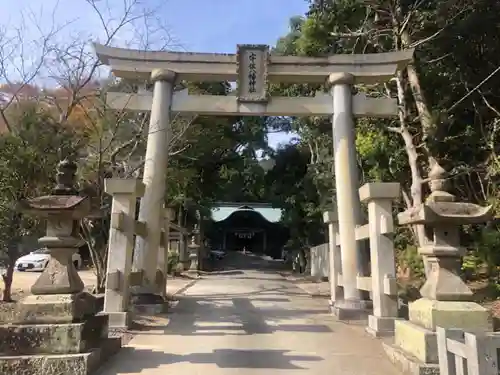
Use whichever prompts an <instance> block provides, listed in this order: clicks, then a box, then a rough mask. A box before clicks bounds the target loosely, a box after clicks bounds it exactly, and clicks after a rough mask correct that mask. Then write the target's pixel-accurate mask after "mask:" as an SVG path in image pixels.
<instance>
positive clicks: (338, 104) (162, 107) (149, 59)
mask: <svg viewBox="0 0 500 375" xmlns="http://www.w3.org/2000/svg"><path fill="white" fill-rule="evenodd" d="M94 48H95V50H96V53H97V55H98V57H99V59H100V61H101V62H102V63H104V64H106V65H109V66H110V67H111V71H112V72H113V74H114V75H115V76H117V77H120V78H122V79H127V80H132V81H134V82H135V83H137V84H138V87H140V88H139V90H138V91H137V92H135V93H109V94H108V96H107V102H108V104H109V105H110V106H111V107H112V108H115V109H118V110H123V109H124V108H127V109H129V110H133V111H151V119H150V125H149V133H148V139H147V148H146V157H145V165H144V173H143V182H144V185H145V193H144V196H143V198H142V200H141V205H140V210H139V220H141V221H143V222H145V224H146V227H147V231H148V236H147V238H139V239H138V242H137V244H136V248H135V254H136V256H135V257H134V268H135V269H139V270H141V271H142V272H141V274H142V275H143V280H142V283H143V286H144V292H145V293H151V291H152V290H154V280H155V273H156V263H157V259H158V249H159V244H160V236H161V228H160V219H161V211H162V203H163V202H164V193H165V174H166V171H167V162H168V150H167V149H168V144H169V142H170V136H171V131H170V127H171V124H170V118H171V114H173V113H175V114H177V113H180V114H195V115H196V114H199V115H224V116H228V115H235V116H297V117H305V116H328V117H330V116H331V117H332V132H333V150H334V161H335V185H336V192H337V200H336V204H337V207H336V209H337V210H338V219H339V238H340V247H341V263H342V281H343V294H344V296H343V297H344V300H345V301H347V303H351V302H352V305H356V301H359V299H360V295H359V290H358V289H357V275H358V274H362V273H363V269H364V268H365V267H364V264H363V261H366V262H367V260H364V259H363V256H362V253H361V251H360V249H359V248H358V244H357V242H356V237H355V228H356V226H357V225H361V224H363V223H362V211H361V207H360V201H359V195H358V187H359V181H358V172H357V162H356V147H355V136H354V117H393V116H396V115H397V110H398V108H397V102H396V100H395V99H392V98H382V97H376V98H371V97H367V96H366V95H365V94H363V93H361V92H359V93H357V94H355V95H353V86H354V85H355V84H360V83H362V84H376V83H380V82H384V81H387V80H389V79H391V78H392V77H393V76H394V75H395V73H396V71H397V70H398V69H402V68H404V67H405V66H406V65H407V64H408V63H409V62H410V61H411V59H412V56H413V50H408V51H398V52H389V53H381V54H360V55H356V54H351V55H333V56H328V57H298V56H278V55H274V54H272V53H271V52H270V49H269V46H266V45H238V46H237V52H236V54H214V53H185V52H152V51H151V52H149V51H138V50H129V49H121V48H112V47H106V46H103V45H99V44H95V45H94ZM181 80H184V81H191V82H203V81H229V82H234V81H236V82H237V89H236V91H235V92H234V95H228V96H212V95H191V94H190V93H189V92H188V90H183V91H180V92H174V85H176V84H177V83H178V82H180V81H181ZM149 83H153V85H152V86H153V90H152V91H150V90H148V84H149ZM269 83H309V84H324V85H325V87H326V89H327V90H326V91H328V92H318V93H316V95H315V96H313V97H271V96H270V95H269V92H268V84H269Z"/></svg>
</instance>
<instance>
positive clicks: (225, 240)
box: [205, 203, 289, 259]
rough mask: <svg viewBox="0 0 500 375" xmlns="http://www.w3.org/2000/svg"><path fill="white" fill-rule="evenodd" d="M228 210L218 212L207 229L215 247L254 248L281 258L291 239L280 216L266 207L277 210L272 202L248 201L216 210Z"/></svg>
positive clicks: (251, 250)
mask: <svg viewBox="0 0 500 375" xmlns="http://www.w3.org/2000/svg"><path fill="white" fill-rule="evenodd" d="M221 208H223V209H225V214H223V215H216V216H215V215H214V216H215V217H213V222H212V224H211V225H210V227H209V229H208V230H207V231H206V233H205V234H206V236H207V238H208V239H209V240H210V243H211V246H212V247H213V248H214V249H221V250H224V251H242V250H243V249H245V250H246V251H250V252H252V253H256V254H264V255H269V256H271V257H273V258H276V259H278V258H281V255H282V253H281V249H282V248H283V246H285V243H286V242H287V241H288V238H289V232H288V229H287V228H286V227H285V226H284V225H282V224H281V223H280V222H279V221H278V220H279V218H280V217H281V212H280V210H276V209H274V210H276V211H278V213H279V216H278V215H273V216H271V215H267V217H266V210H267V211H270V210H273V208H272V207H271V205H268V204H263V203H247V204H245V205H243V206H240V205H239V204H236V203H223V204H219V205H217V208H215V210H220V209H221Z"/></svg>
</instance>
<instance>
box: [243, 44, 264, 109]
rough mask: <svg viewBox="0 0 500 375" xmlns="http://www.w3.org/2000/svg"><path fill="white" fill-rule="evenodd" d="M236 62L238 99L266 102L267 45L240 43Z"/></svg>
mask: <svg viewBox="0 0 500 375" xmlns="http://www.w3.org/2000/svg"><path fill="white" fill-rule="evenodd" d="M236 57H237V62H238V82H237V84H238V100H239V101H240V102H242V103H245V102H246V103H261V102H267V100H268V92H267V75H268V62H269V46H267V45H261V44H240V45H238V52H237V54H236Z"/></svg>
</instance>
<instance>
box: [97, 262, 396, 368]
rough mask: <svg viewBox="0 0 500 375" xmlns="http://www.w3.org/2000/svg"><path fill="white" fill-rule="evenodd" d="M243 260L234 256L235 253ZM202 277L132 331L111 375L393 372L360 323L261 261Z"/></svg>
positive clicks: (376, 342)
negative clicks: (163, 316) (341, 318)
mask: <svg viewBox="0 0 500 375" xmlns="http://www.w3.org/2000/svg"><path fill="white" fill-rule="evenodd" d="M235 256H237V257H242V256H241V255H235ZM245 258H246V259H247V260H248V261H249V262H247V263H246V267H245V268H247V269H245V270H241V269H240V270H238V269H236V268H237V267H236V266H235V267H233V269H232V270H228V271H225V272H221V273H219V274H217V275H213V276H206V277H204V279H203V280H201V281H199V282H198V283H197V284H195V285H194V286H193V287H191V288H190V289H188V290H187V292H186V293H185V295H184V296H183V297H182V299H181V300H180V302H179V303H178V305H177V306H176V307H175V308H174V309H173V311H172V312H171V313H170V314H169V315H168V317H169V320H168V321H165V323H167V322H168V324H165V325H164V326H161V327H155V328H154V329H150V330H148V331H144V332H141V333H140V334H139V335H137V336H136V337H135V338H134V339H133V340H132V341H131V342H130V343H129V345H128V346H127V347H125V348H124V349H122V351H121V352H120V353H119V354H118V355H117V356H116V357H115V358H114V359H113V360H112V361H110V363H108V365H107V366H106V367H105V368H104V369H103V371H102V375H115V374H148V375H149V374H150V375H153V374H166V373H172V374H174V373H175V374H198V373H209V374H215V375H217V374H247V373H248V374H269V371H273V373H276V374H278V373H279V374H289V373H290V372H291V371H292V372H295V373H301V374H326V373H330V374H353V375H364V374H367V375H368V374H370V375H374V374H384V375H393V374H399V373H398V372H397V371H396V369H395V368H393V366H392V364H390V363H389V361H388V359H387V357H386V355H385V354H384V352H383V349H382V347H381V345H380V343H379V342H378V341H376V340H374V339H373V338H371V337H369V336H365V334H364V333H363V331H362V329H361V327H353V326H348V325H345V324H342V323H338V322H336V321H335V320H334V318H332V317H331V315H330V314H328V311H327V309H326V301H325V300H321V299H311V298H310V297H309V296H306V295H304V294H303V292H301V291H300V290H299V289H297V288H295V287H294V286H293V285H292V284H290V283H289V282H287V281H285V280H284V279H283V278H282V277H281V276H279V274H277V273H276V272H275V271H273V270H271V269H269V268H263V269H260V270H259V269H258V268H259V265H260V266H265V265H266V263H267V262H266V261H264V260H261V259H259V258H255V257H245Z"/></svg>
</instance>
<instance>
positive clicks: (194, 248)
mask: <svg viewBox="0 0 500 375" xmlns="http://www.w3.org/2000/svg"><path fill="white" fill-rule="evenodd" d="M196 218H197V219H198V224H195V225H194V228H193V231H192V232H191V242H190V243H189V245H188V248H189V261H190V262H189V270H190V271H196V270H198V266H199V262H200V247H201V246H200V224H199V223H200V219H199V212H198V211H197V215H196Z"/></svg>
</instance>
